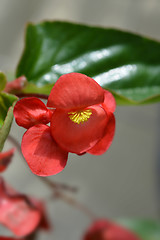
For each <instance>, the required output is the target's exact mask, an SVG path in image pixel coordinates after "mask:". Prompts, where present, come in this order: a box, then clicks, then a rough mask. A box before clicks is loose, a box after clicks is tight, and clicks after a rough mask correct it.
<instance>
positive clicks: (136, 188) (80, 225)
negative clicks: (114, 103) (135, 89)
mask: <svg viewBox="0 0 160 240" xmlns="http://www.w3.org/2000/svg"><path fill="white" fill-rule="evenodd" d="M44 19H47V20H48V19H51V20H53V19H56V20H57V19H62V20H68V21H75V22H81V23H87V24H91V25H97V26H104V27H116V28H120V29H126V30H129V31H132V32H137V33H140V34H142V35H146V36H149V37H151V38H154V39H160V31H159V30H160V28H159V23H160V1H159V0H134V1H133V0H97V1H95V0H81V1H80V0H79V1H78V0H66V1H65V0H45V1H44V0H12V1H11V0H0V68H1V70H3V71H8V70H14V69H15V67H16V65H17V62H18V60H19V57H20V55H21V52H22V49H23V46H24V45H23V38H24V36H23V34H24V28H25V24H26V22H28V21H29V22H31V21H32V22H39V21H42V20H44ZM95 37H96V36H95ZM158 110H159V105H158V104H155V105H148V106H138V107H117V110H116V119H117V125H116V135H115V139H114V142H113V144H112V146H111V148H110V149H109V151H108V152H107V153H106V154H104V155H102V156H100V157H95V156H91V155H85V156H82V157H77V156H76V155H74V154H70V156H69V161H68V165H67V167H66V168H65V170H64V171H63V172H61V173H60V174H58V175H56V176H53V177H50V179H54V180H56V181H60V182H64V183H67V184H70V185H73V186H77V187H78V188H79V191H78V193H77V194H76V195H75V198H77V199H78V200H79V201H81V202H82V203H84V204H85V205H86V206H88V208H90V209H91V210H92V211H93V212H94V213H95V214H97V215H98V216H100V217H111V218H116V217H131V218H152V219H156V218H158V186H157V176H156V174H157V169H156V162H157V158H158V147H159V144H158V142H159V136H158V133H159V127H158V122H159V120H160V118H159V116H158ZM23 132H24V131H23V129H20V128H19V127H17V126H16V124H15V123H13V126H12V130H11V136H14V137H15V138H16V139H17V140H18V142H20V141H21V138H22V134H23ZM11 145H12V143H11V141H10V140H8V141H7V143H6V145H5V149H9V147H10V146H11ZM3 175H4V177H5V178H6V180H7V181H8V183H10V184H12V186H13V187H15V188H16V189H17V190H19V191H23V192H24V193H27V194H30V195H34V196H37V197H40V198H42V199H47V198H48V197H49V196H50V191H49V189H48V188H47V187H46V186H45V185H44V184H43V183H42V182H41V181H40V180H39V179H38V178H37V177H36V176H34V175H33V174H32V173H31V172H30V170H29V169H28V167H27V166H26V164H25V161H24V160H23V158H22V156H21V154H20V153H19V152H18V151H17V153H16V155H15V157H14V159H13V163H12V164H11V166H10V167H9V169H8V170H7V172H6V173H4V174H3ZM47 209H48V213H49V217H50V219H51V221H52V223H53V224H54V230H53V231H52V232H51V233H50V235H49V233H41V234H40V236H39V239H46V240H47V239H55V240H63V239H64V240H78V239H81V236H82V233H83V231H84V230H85V229H86V226H87V225H88V224H90V219H89V218H88V217H87V216H85V215H84V214H83V213H81V212H80V211H79V210H77V209H75V208H72V207H70V206H68V205H67V204H66V203H63V202H62V201H59V202H56V201H54V202H52V201H49V202H48V205H47ZM0 234H1V235H2V234H6V235H11V233H10V232H9V231H7V230H6V229H5V228H3V227H0Z"/></svg>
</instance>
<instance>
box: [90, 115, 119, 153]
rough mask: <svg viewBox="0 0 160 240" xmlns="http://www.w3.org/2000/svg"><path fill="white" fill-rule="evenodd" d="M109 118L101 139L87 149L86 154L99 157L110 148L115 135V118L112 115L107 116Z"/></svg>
mask: <svg viewBox="0 0 160 240" xmlns="http://www.w3.org/2000/svg"><path fill="white" fill-rule="evenodd" d="M109 116H110V117H109V120H108V123H107V126H106V129H105V134H104V136H103V138H102V139H100V141H98V142H97V144H96V145H95V146H94V147H93V148H91V149H89V150H88V151H87V152H88V153H90V154H94V155H101V154H103V153H105V152H106V151H107V150H108V148H109V147H110V145H111V143H112V140H113V137H114V133H115V117H114V115H113V114H109Z"/></svg>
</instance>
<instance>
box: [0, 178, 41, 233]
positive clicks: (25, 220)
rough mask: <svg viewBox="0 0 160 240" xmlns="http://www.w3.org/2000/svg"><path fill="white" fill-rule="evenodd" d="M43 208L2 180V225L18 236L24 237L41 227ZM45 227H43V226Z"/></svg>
mask: <svg viewBox="0 0 160 240" xmlns="http://www.w3.org/2000/svg"><path fill="white" fill-rule="evenodd" d="M43 218H44V212H43V209H42V207H41V208H39V205H37V204H35V201H33V200H32V198H28V197H27V196H26V195H24V194H20V193H17V192H16V191H15V190H13V189H12V188H10V187H9V186H8V185H6V184H5V183H4V181H3V179H2V178H0V223H1V224H3V225H4V226H6V227H7V228H9V229H10V230H11V231H12V232H13V233H14V234H15V235H16V236H18V237H24V236H26V235H29V234H31V233H32V232H33V231H35V229H36V228H37V227H41V225H40V224H41V221H43V220H44V219H43ZM42 227H43V226H42Z"/></svg>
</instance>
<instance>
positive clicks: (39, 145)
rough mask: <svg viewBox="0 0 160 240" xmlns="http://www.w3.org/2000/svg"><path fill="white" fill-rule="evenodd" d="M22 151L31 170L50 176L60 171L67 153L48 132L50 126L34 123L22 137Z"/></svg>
mask: <svg viewBox="0 0 160 240" xmlns="http://www.w3.org/2000/svg"><path fill="white" fill-rule="evenodd" d="M21 147H22V153H23V156H24V158H25V159H26V161H27V163H28V165H29V167H30V169H31V170H32V172H33V173H34V174H36V175H39V176H50V175H54V174H57V173H59V172H61V171H62V170H63V169H64V167H65V165H66V163H67V157H68V153H67V152H66V151H64V150H63V149H61V148H60V147H59V146H58V145H57V143H56V142H55V141H54V139H53V138H52V136H51V134H50V127H48V126H46V125H42V124H39V125H36V126H34V127H32V128H30V129H29V130H28V131H27V132H26V133H25V134H24V136H23V139H22V146H21Z"/></svg>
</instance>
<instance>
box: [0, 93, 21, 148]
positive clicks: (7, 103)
mask: <svg viewBox="0 0 160 240" xmlns="http://www.w3.org/2000/svg"><path fill="white" fill-rule="evenodd" d="M16 100H17V97H16V96H14V95H11V94H8V93H4V92H0V113H1V114H0V151H2V149H3V146H4V142H5V140H6V138H7V136H8V134H9V131H10V127H11V124H12V120H13V107H14V104H15V102H16Z"/></svg>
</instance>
